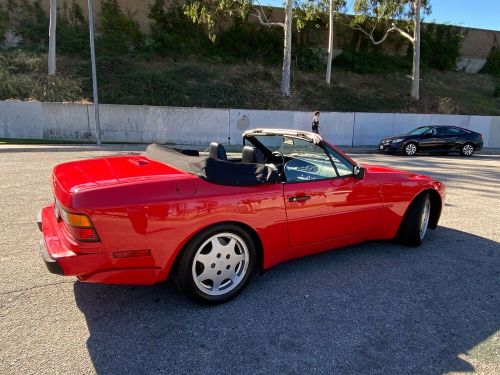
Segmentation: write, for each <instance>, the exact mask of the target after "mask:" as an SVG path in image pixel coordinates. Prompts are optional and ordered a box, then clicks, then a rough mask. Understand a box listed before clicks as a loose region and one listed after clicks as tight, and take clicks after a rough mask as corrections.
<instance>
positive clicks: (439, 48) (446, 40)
mask: <svg viewBox="0 0 500 375" xmlns="http://www.w3.org/2000/svg"><path fill="white" fill-rule="evenodd" d="M463 37H464V36H463V35H462V33H461V32H460V28H459V27H456V26H449V25H438V24H435V23H430V24H426V25H425V27H422V29H421V48H420V50H421V58H420V62H421V64H422V65H424V66H427V67H430V68H434V69H438V70H454V69H455V68H456V64H457V60H458V58H459V57H460V44H461V42H462V40H463Z"/></svg>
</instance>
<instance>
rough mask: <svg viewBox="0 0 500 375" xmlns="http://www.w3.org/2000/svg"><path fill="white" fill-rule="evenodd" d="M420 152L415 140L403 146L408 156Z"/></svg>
mask: <svg viewBox="0 0 500 375" xmlns="http://www.w3.org/2000/svg"><path fill="white" fill-rule="evenodd" d="M417 152H418V145H417V144H416V143H415V142H408V143H407V144H405V146H404V147H403V154H404V155H406V156H415V155H416V154H417Z"/></svg>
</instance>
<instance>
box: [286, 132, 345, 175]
mask: <svg viewBox="0 0 500 375" xmlns="http://www.w3.org/2000/svg"><path fill="white" fill-rule="evenodd" d="M292 149H293V151H292ZM280 151H281V152H282V153H283V154H284V155H285V156H286V157H287V158H288V159H289V160H288V161H287V162H286V164H285V167H284V173H285V177H286V181H287V182H302V181H313V180H324V179H327V178H334V177H337V172H336V171H335V168H334V167H333V165H332V163H331V162H330V158H329V157H328V155H327V154H326V153H325V151H324V150H323V149H322V148H321V147H320V146H318V145H315V144H314V143H311V142H307V141H304V140H300V139H295V140H294V144H293V147H291V146H289V145H288V146H285V145H283V146H282V147H281V149H280Z"/></svg>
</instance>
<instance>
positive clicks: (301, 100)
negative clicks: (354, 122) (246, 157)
mask: <svg viewBox="0 0 500 375" xmlns="http://www.w3.org/2000/svg"><path fill="white" fill-rule="evenodd" d="M58 69H59V72H58V75H57V77H56V78H55V79H54V78H49V77H47V76H46V75H45V74H44V72H45V70H46V55H45V54H43V53H40V52H25V51H22V50H14V51H9V52H0V100H10V99H17V100H40V101H67V102H82V101H91V100H90V99H89V98H91V92H92V90H91V86H90V77H89V73H90V69H89V64H88V62H87V60H86V59H82V58H80V57H75V56H73V57H65V56H60V57H59V59H58ZM323 74H324V73H323V72H322V71H302V70H300V69H298V68H296V69H294V71H293V76H292V96H291V97H290V98H284V97H283V96H281V94H280V91H279V87H280V78H281V67H280V65H279V64H274V65H262V64H259V63H255V62H247V63H241V62H237V61H233V62H230V61H229V62H228V61H223V60H222V59H218V58H209V57H204V58H194V57H191V58H183V59H173V58H161V59H160V58H156V59H153V60H149V59H141V58H139V59H137V58H136V59H132V58H120V57H106V58H102V59H100V60H99V62H98V80H99V93H100V101H101V102H102V103H114V104H139V105H142V104H148V105H164V106H188V107H212V108H227V107H230V108H252V109H273V110H280V109H281V110H304V111H313V110H321V111H357V112H368V111H369V112H426V113H453V114H482V115H500V98H499V97H494V95H493V93H494V90H495V85H496V84H498V83H496V82H498V81H496V80H498V78H494V77H493V76H491V75H488V74H468V73H463V72H453V71H448V72H443V71H437V70H432V69H426V70H424V71H423V72H422V84H421V98H422V99H421V100H420V101H419V102H416V101H414V100H412V99H411V98H410V97H409V95H408V93H409V88H410V78H409V76H408V75H407V74H406V73H405V71H403V70H401V69H398V70H395V71H394V72H391V73H388V72H386V73H378V74H359V73H355V72H352V71H350V70H348V69H346V67H345V63H344V66H338V65H336V63H335V62H334V66H333V82H332V85H331V86H328V85H327V84H326V83H325V82H324V79H323Z"/></svg>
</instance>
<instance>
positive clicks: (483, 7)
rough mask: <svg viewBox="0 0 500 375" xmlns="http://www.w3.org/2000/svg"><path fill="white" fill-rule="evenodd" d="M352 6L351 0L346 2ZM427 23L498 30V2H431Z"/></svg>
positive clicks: (272, 0) (274, 1) (279, 1)
mask: <svg viewBox="0 0 500 375" xmlns="http://www.w3.org/2000/svg"><path fill="white" fill-rule="evenodd" d="M261 3H262V4H270V5H275V6H282V5H283V0H261ZM347 3H348V4H352V3H353V0H347ZM431 5H432V13H431V14H430V15H429V16H426V17H425V21H427V22H431V21H434V22H437V23H446V24H452V25H460V26H467V27H476V28H479V29H490V30H500V0H474V1H470V0H431Z"/></svg>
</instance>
